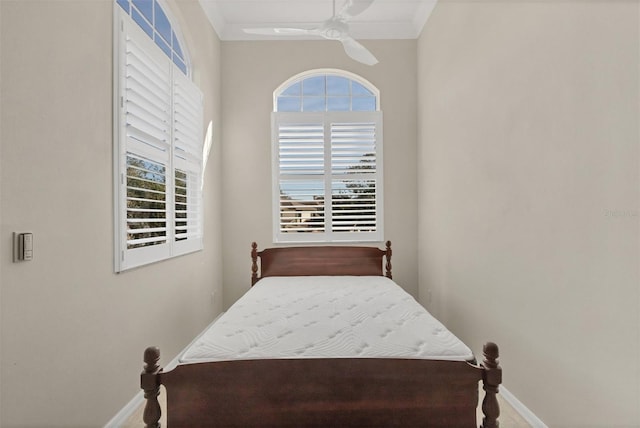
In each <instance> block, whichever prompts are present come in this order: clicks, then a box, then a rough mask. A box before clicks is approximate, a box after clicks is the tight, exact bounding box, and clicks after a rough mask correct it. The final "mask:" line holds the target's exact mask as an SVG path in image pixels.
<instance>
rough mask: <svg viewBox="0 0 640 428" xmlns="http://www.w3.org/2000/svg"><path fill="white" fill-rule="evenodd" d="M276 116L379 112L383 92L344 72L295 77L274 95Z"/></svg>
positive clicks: (328, 71) (323, 72) (322, 72)
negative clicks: (307, 113)
mask: <svg viewBox="0 0 640 428" xmlns="http://www.w3.org/2000/svg"><path fill="white" fill-rule="evenodd" d="M273 110H274V111H276V112H324V111H377V110H380V92H379V91H378V89H377V88H376V87H375V86H374V85H372V84H371V83H370V82H368V81H367V80H365V79H363V78H362V77H360V76H358V75H356V74H353V73H349V72H347V71H343V70H332V69H323V70H312V71H307V72H304V73H300V74H298V75H296V76H293V77H292V78H290V79H289V80H287V81H286V82H284V83H283V84H282V85H280V87H278V88H277V89H276V90H275V91H274V93H273Z"/></svg>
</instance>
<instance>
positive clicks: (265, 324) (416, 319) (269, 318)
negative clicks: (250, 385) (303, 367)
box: [180, 276, 473, 363]
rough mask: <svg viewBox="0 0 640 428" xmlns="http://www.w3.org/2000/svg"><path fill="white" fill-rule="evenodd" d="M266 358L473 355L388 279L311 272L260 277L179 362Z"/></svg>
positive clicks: (443, 357) (445, 357)
mask: <svg viewBox="0 0 640 428" xmlns="http://www.w3.org/2000/svg"><path fill="white" fill-rule="evenodd" d="M261 358H420V359H438V360H456V361H468V360H471V359H473V354H472V352H471V350H470V349H469V348H468V347H467V346H466V345H465V344H464V343H462V342H461V341H460V340H459V339H458V338H457V337H456V336H454V335H453V333H451V332H450V331H448V330H447V329H446V328H445V327H444V326H443V325H442V324H441V323H440V322H439V321H438V320H436V319H435V318H434V317H433V316H432V315H431V314H429V312H427V310H426V309H424V308H423V307H422V306H421V305H420V304H419V303H418V302H416V301H415V299H414V298H413V297H411V295H409V294H408V293H406V292H405V291H404V290H403V289H402V288H401V287H399V286H398V285H397V284H396V283H394V282H393V281H392V280H390V279H388V278H385V277H382V276H364V277H362V276H308V277H269V278H263V279H261V280H260V281H258V283H256V285H255V286H254V287H253V288H252V289H251V290H250V291H249V292H247V293H246V294H245V295H244V296H242V297H241V298H240V299H239V300H238V301H237V302H236V303H235V304H234V305H233V306H232V307H231V308H230V309H229V310H228V311H227V312H226V313H224V315H222V316H221V317H220V318H219V319H218V320H217V321H216V322H215V323H214V324H212V325H211V326H210V327H209V328H208V329H207V330H205V331H204V332H203V333H202V334H201V335H200V336H199V337H198V338H197V339H196V340H195V341H194V342H193V344H192V345H191V346H190V347H189V348H188V349H187V350H186V351H185V352H184V353H183V355H182V356H181V358H180V362H181V363H193V362H204V361H224V360H247V359H261Z"/></svg>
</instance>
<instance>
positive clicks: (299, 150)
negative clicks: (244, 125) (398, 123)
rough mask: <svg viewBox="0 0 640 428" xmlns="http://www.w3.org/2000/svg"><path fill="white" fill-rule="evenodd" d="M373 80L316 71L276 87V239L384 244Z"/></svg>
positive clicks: (377, 99)
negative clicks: (377, 242) (367, 80)
mask: <svg viewBox="0 0 640 428" xmlns="http://www.w3.org/2000/svg"><path fill="white" fill-rule="evenodd" d="M379 102H380V97H379V95H378V91H377V89H376V88H375V87H373V85H371V84H370V83H368V82H366V81H364V80H363V79H361V78H359V77H358V76H356V75H353V74H350V73H347V72H343V71H336V70H319V71H313V72H308V73H303V74H302V75H298V76H295V77H294V78H292V79H290V80H289V81H287V82H286V83H285V84H283V85H282V86H281V87H280V88H278V89H277V90H276V91H275V92H274V113H273V126H272V134H273V135H272V144H273V171H274V177H273V206H274V216H273V217H274V226H273V229H274V241H275V242H355V241H361V242H364V241H382V239H383V230H382V224H383V221H382V206H383V204H382V187H383V186H382V112H380V110H379Z"/></svg>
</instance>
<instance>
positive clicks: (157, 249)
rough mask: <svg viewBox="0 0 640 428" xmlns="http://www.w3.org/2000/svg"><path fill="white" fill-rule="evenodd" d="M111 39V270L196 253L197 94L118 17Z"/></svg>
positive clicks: (199, 244) (199, 221)
mask: <svg viewBox="0 0 640 428" xmlns="http://www.w3.org/2000/svg"><path fill="white" fill-rule="evenodd" d="M118 16H119V17H120V19H119V22H120V28H119V30H120V34H119V37H118V39H117V43H118V48H119V54H118V57H117V61H116V64H115V66H114V68H115V71H116V73H117V76H118V79H117V93H118V98H117V116H116V117H117V121H116V124H115V131H116V132H115V134H116V143H115V145H114V146H115V148H114V150H115V159H116V162H115V166H114V168H115V171H116V177H117V179H116V192H115V193H116V195H115V200H116V224H117V227H116V243H117V245H116V270H117V271H121V270H126V269H129V268H132V267H136V266H141V265H144V264H147V263H151V262H155V261H159V260H163V259H166V258H169V257H172V256H176V255H180V254H184V253H186V252H189V251H195V250H198V249H201V248H202V196H201V193H202V192H201V187H200V183H201V174H202V135H201V134H202V121H203V119H202V94H201V93H200V91H199V89H198V88H197V87H196V86H195V85H194V84H193V83H192V82H191V81H190V80H189V79H188V78H187V77H186V76H185V75H184V74H183V73H182V72H181V71H180V70H179V69H177V68H176V66H175V65H174V64H173V63H172V62H171V60H170V59H169V58H168V57H167V56H166V55H164V53H163V52H162V51H161V50H160V49H159V48H158V47H157V46H156V45H155V44H154V43H153V41H152V40H151V39H149V38H148V36H147V35H146V34H145V33H144V32H143V31H142V30H141V29H140V28H139V27H138V26H137V25H136V24H135V23H134V22H133V21H131V19H130V18H129V17H128V16H125V15H124V14H123V13H120V14H119V15H118Z"/></svg>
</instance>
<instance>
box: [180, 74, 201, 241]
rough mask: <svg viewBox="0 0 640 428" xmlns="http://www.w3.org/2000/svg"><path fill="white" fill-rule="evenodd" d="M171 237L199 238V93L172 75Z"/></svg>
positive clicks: (181, 78) (189, 84)
mask: <svg viewBox="0 0 640 428" xmlns="http://www.w3.org/2000/svg"><path fill="white" fill-rule="evenodd" d="M173 106H174V140H175V146H174V152H173V156H174V157H173V162H174V177H175V195H174V200H175V240H176V241H188V240H191V239H193V240H200V239H201V238H202V215H201V213H202V197H201V189H200V183H201V182H202V181H201V177H200V174H201V168H202V126H201V125H200V124H201V123H202V114H203V113H202V93H201V92H200V90H199V89H198V88H197V87H196V86H195V85H194V84H193V82H191V81H190V80H189V79H187V78H186V77H185V76H182V75H178V74H175V75H174V100H173Z"/></svg>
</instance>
